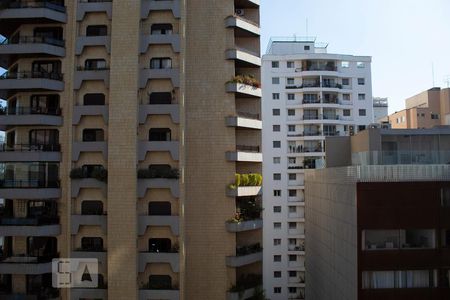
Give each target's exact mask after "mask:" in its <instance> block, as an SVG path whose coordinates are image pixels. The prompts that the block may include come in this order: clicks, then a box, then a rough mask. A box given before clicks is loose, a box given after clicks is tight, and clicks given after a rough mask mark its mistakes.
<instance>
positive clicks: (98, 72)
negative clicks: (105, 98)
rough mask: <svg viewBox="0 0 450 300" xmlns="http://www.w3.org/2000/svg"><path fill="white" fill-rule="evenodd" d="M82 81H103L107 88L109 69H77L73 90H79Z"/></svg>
mask: <svg viewBox="0 0 450 300" xmlns="http://www.w3.org/2000/svg"><path fill="white" fill-rule="evenodd" d="M83 81H103V82H104V83H105V85H106V87H109V69H108V68H103V69H91V68H84V67H78V68H77V70H76V71H75V76H74V89H75V90H79V89H80V88H81V85H82V84H83Z"/></svg>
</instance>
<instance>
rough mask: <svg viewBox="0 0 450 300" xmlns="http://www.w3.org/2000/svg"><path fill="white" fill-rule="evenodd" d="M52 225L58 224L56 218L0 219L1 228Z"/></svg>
mask: <svg viewBox="0 0 450 300" xmlns="http://www.w3.org/2000/svg"><path fill="white" fill-rule="evenodd" d="M53 224H59V218H58V217H55V216H48V217H45V216H41V217H36V218H14V217H6V218H5V217H2V218H0V225H1V226H39V225H53Z"/></svg>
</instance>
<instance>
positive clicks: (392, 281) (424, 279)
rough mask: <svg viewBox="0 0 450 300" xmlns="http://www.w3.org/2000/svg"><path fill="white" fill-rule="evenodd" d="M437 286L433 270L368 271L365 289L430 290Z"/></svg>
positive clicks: (364, 281)
mask: <svg viewBox="0 0 450 300" xmlns="http://www.w3.org/2000/svg"><path fill="white" fill-rule="evenodd" d="M434 286H435V279H434V271H433V270H405V271H366V272H363V273H362V288H363V289H393V288H397V289H401V288H430V287H434Z"/></svg>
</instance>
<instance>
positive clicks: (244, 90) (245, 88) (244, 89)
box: [226, 82, 262, 98]
mask: <svg viewBox="0 0 450 300" xmlns="http://www.w3.org/2000/svg"><path fill="white" fill-rule="evenodd" d="M226 91H227V93H236V94H237V96H239V97H242V98H245V97H257V98H261V96H262V92H261V88H259V87H254V86H251V85H247V84H243V83H234V82H228V83H227V84H226Z"/></svg>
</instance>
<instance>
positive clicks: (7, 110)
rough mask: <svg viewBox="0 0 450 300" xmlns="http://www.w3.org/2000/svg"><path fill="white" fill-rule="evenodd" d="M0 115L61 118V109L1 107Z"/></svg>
mask: <svg viewBox="0 0 450 300" xmlns="http://www.w3.org/2000/svg"><path fill="white" fill-rule="evenodd" d="M0 115H50V116H60V115H61V109H60V108H47V107H0Z"/></svg>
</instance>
